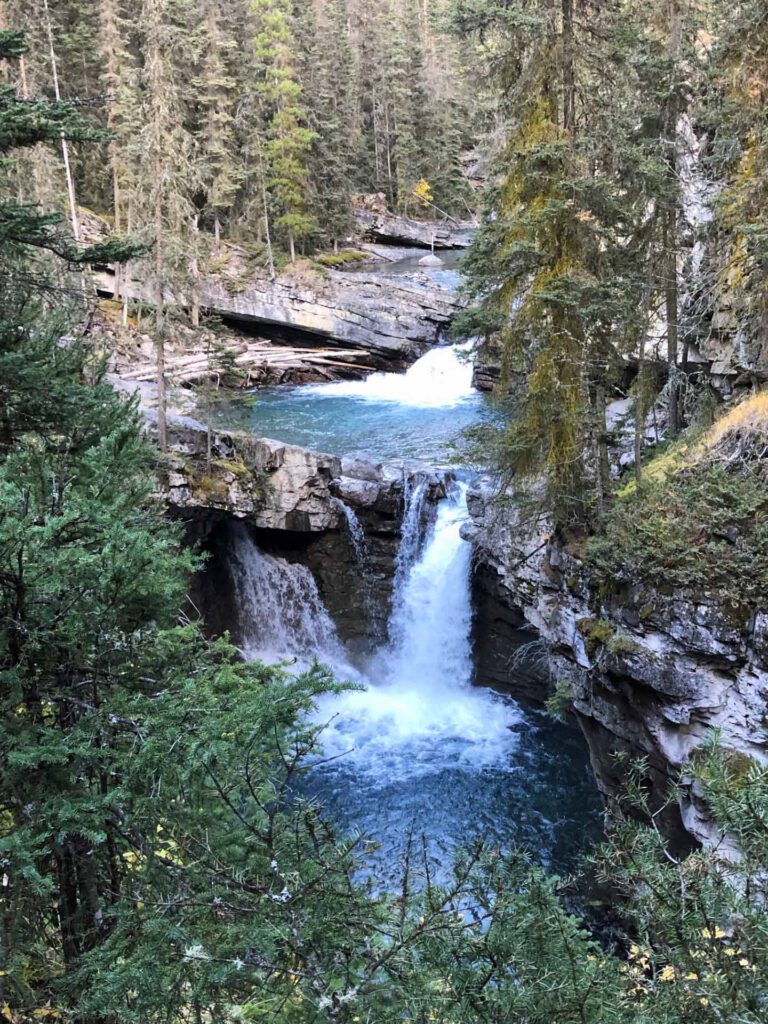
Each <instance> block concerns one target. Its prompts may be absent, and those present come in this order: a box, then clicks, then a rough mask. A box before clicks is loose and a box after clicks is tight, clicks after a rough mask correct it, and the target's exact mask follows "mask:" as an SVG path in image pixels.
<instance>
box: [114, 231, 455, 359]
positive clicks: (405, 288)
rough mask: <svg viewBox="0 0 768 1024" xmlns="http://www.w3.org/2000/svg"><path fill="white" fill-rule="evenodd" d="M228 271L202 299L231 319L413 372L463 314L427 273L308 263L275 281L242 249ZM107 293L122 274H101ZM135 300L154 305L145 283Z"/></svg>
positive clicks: (232, 253)
mask: <svg viewBox="0 0 768 1024" xmlns="http://www.w3.org/2000/svg"><path fill="white" fill-rule="evenodd" d="M219 262H220V264H221V265H220V268H219V270H218V271H217V272H216V273H215V274H208V275H206V276H204V277H202V278H201V280H200V282H199V286H198V301H199V303H200V305H201V307H202V308H203V309H206V310H208V311H210V312H212V313H215V314H217V315H219V316H223V317H226V318H228V319H229V320H235V321H240V322H241V323H243V324H251V325H259V324H261V325H272V326H277V327H279V328H281V329H282V330H283V331H294V332H301V334H302V337H303V338H304V340H305V342H306V341H308V340H310V339H312V338H314V339H315V342H316V343H317V344H323V345H327V344H328V343H333V344H336V345H340V346H350V347H352V348H356V349H362V350H364V351H366V352H368V353H371V355H372V356H374V357H377V359H378V362H377V363H376V364H375V365H379V366H382V367H383V366H386V367H388V368H390V369H397V368H400V367H403V368H404V367H406V366H408V365H410V364H411V363H412V362H414V361H415V360H416V359H418V357H419V356H421V355H423V354H424V353H425V352H426V351H427V349H428V348H430V347H431V346H432V345H434V344H435V342H436V341H437V340H438V338H439V337H440V334H441V332H442V331H443V330H444V329H445V328H446V327H447V326H448V325H449V324H450V322H451V320H452V319H453V318H454V317H455V316H456V315H457V314H458V313H459V312H460V311H461V309H462V306H463V302H462V301H461V300H460V299H459V298H458V297H457V295H456V294H455V292H453V291H452V290H450V289H449V288H447V287H444V286H443V285H441V284H439V283H437V282H436V281H434V280H433V279H432V278H430V277H429V275H427V274H409V275H402V276H399V277H393V276H385V275H377V274H376V273H373V272H362V271H361V272H356V273H349V272H347V273H345V272H342V271H333V270H323V271H322V272H321V271H319V270H317V269H315V268H313V267H311V266H310V265H309V264H308V263H306V261H305V262H303V263H300V264H298V265H297V266H296V267H295V268H291V267H289V268H287V269H286V270H285V271H284V272H282V273H281V274H280V275H278V277H277V278H276V279H275V280H274V281H271V280H270V279H269V277H268V276H267V275H266V273H265V272H264V271H262V270H260V269H258V268H254V267H253V265H252V263H251V262H250V261H249V259H248V254H247V252H246V251H245V250H244V249H243V247H242V246H238V245H234V244H232V243H227V244H226V245H225V246H223V247H222V255H221V257H220V261H219ZM97 277H98V287H99V290H100V291H102V292H103V293H106V294H109V293H112V291H113V290H114V287H115V280H114V275H113V274H112V273H111V272H107V271H104V272H102V273H100V274H99V275H97ZM122 287H123V290H124V291H127V293H128V294H129V296H130V297H131V298H135V299H143V300H145V301H150V300H151V294H150V292H149V290H148V289H147V288H145V286H144V285H143V284H142V283H141V282H140V281H136V280H133V281H130V282H124V283H123V285H122ZM165 299H166V303H167V304H168V305H169V306H173V305H174V304H180V305H183V306H189V304H190V300H189V296H182V295H175V294H173V293H172V292H171V291H170V290H169V291H168V292H167V294H166V296H165Z"/></svg>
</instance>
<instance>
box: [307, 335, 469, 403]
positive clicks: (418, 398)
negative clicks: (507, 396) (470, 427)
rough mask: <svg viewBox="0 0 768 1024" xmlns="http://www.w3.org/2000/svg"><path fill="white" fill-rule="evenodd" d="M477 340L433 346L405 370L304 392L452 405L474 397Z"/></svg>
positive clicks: (376, 400) (338, 396) (328, 395)
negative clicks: (474, 356) (473, 384)
mask: <svg viewBox="0 0 768 1024" xmlns="http://www.w3.org/2000/svg"><path fill="white" fill-rule="evenodd" d="M473 347H474V342H468V343H466V344H462V345H441V346H438V347H437V348H433V349H430V350H429V352H427V354H426V355H424V356H422V357H421V359H419V360H418V361H417V362H415V363H414V364H413V366H412V367H411V368H410V369H409V370H408V371H407V372H406V373H373V374H371V376H370V377H366V379H365V380H355V381H338V382H337V383H335V384H310V385H308V386H306V387H303V388H302V389H301V391H302V394H304V395H319V396H321V397H323V398H358V399H361V400H363V401H367V402H394V403H396V404H398V405H401V406H411V407H420V408H430V409H438V408H450V407H451V406H454V405H458V404H459V403H460V402H462V401H464V400H465V399H469V398H472V397H473V395H474V394H475V392H474V391H473V388H472V362H471V360H470V359H469V358H468V353H469V352H471V351H472V349H473Z"/></svg>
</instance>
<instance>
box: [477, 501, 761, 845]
mask: <svg viewBox="0 0 768 1024" xmlns="http://www.w3.org/2000/svg"><path fill="white" fill-rule="evenodd" d="M470 509H471V513H472V517H473V519H472V523H471V524H469V525H468V527H467V528H466V530H465V533H466V536H467V537H468V538H470V539H471V540H472V542H473V544H474V546H475V581H476V589H477V592H478V602H479V605H480V606H481V607H482V606H483V605H485V606H486V607H489V608H491V609H495V620H494V619H492V620H491V628H492V629H493V628H495V629H496V630H499V629H501V630H502V632H504V631H506V636H507V640H508V642H510V641H512V640H514V638H515V637H517V638H518V641H519V639H524V637H525V634H524V633H522V634H521V633H520V630H521V628H522V627H527V629H528V639H529V641H538V642H539V643H543V644H544V645H546V648H547V650H548V654H547V657H546V658H539V659H537V664H538V666H539V668H540V669H541V668H542V667H544V666H546V671H545V672H543V673H540V675H539V684H538V685H539V693H538V698H539V699H540V700H544V699H546V698H547V697H548V696H551V695H552V694H553V693H554V692H555V691H557V692H558V696H559V697H560V699H562V700H565V701H567V702H568V704H569V705H570V707H571V709H572V711H573V712H574V713H575V715H576V717H577V718H578V720H579V722H580V724H581V726H582V728H583V730H584V733H585V735H586V737H587V740H588V742H589V746H590V752H591V757H592V763H593V767H594V771H595V775H596V778H597V780H598V784H599V786H600V788H601V790H602V792H603V793H604V795H605V797H606V799H607V801H608V803H609V805H610V804H611V803H612V802H613V801H614V800H615V799H616V798H617V796H618V795H619V794H620V792H621V790H622V787H623V784H624V780H625V778H626V771H627V764H628V760H629V759H637V758H642V759H644V760H645V762H646V764H647V769H646V772H645V783H646V785H647V789H648V792H649V796H650V801H651V806H652V808H653V809H654V810H655V811H657V812H658V814H659V821H660V822H661V824H662V827H663V828H664V829H665V831H666V832H667V833H668V834H670V835H674V836H676V837H677V838H678V840H679V841H680V843H681V845H683V844H684V843H685V842H686V841H690V839H691V838H693V839H694V840H696V841H700V842H708V841H712V840H715V839H717V838H718V837H716V836H713V834H712V828H711V819H710V816H709V813H708V810H707V808H706V806H703V805H702V803H701V800H700V795H699V793H698V791H697V788H696V785H695V783H694V782H693V781H692V780H689V781H687V782H686V781H685V774H684V773H685V772H686V769H687V768H688V766H689V765H690V763H691V759H692V758H693V757H695V752H696V750H697V749H698V748H700V747H701V746H702V745H703V744H705V743H706V742H707V741H708V740H710V739H711V738H712V736H713V730H720V735H721V742H722V744H723V747H724V750H725V752H726V755H727V756H738V757H742V758H744V757H748V758H754V759H757V760H759V761H764V762H768V614H767V613H766V611H765V610H763V609H762V608H753V609H752V611H751V613H750V614H749V615H748V616H747V617H746V618H745V617H744V615H743V614H742V611H741V610H739V612H738V614H737V613H735V612H734V609H733V607H731V606H730V605H729V604H728V603H727V602H725V601H724V600H722V599H721V597H720V595H719V594H718V593H717V592H715V593H701V592H698V593H694V592H693V591H686V590H684V589H672V588H668V589H670V592H669V593H662V592H661V590H660V589H659V588H656V589H654V588H649V587H648V586H646V585H642V584H640V583H636V584H631V583H626V582H622V581H616V582H615V585H613V586H611V587H610V588H605V587H604V586H599V585H598V584H597V582H596V581H595V579H594V577H593V575H592V573H591V571H590V567H589V565H588V564H587V563H585V561H584V560H583V559H582V558H581V557H580V548H579V546H578V545H569V544H566V543H564V542H563V540H562V539H561V538H558V537H555V536H553V535H552V534H551V533H550V532H549V528H548V526H547V524H546V523H543V522H541V520H536V519H533V518H531V517H530V516H529V515H528V516H526V514H524V513H523V512H521V511H520V510H517V511H516V510H515V507H514V505H513V504H509V503H505V504H503V505H502V506H500V505H499V503H498V499H497V496H495V495H493V493H492V489H491V488H490V486H489V485H486V486H485V487H480V488H478V489H476V490H475V492H474V493H473V495H472V501H471V503H470ZM494 621H495V622H496V625H495V626H493V622H494ZM508 649H509V650H510V653H511V652H512V650H513V646H510V647H509V648H508ZM524 689H525V692H526V694H527V695H529V696H535V695H536V693H535V683H534V684H533V685H531V681H530V680H526V681H525V683H524ZM681 773H683V786H682V788H681V790H680V797H679V799H678V800H677V802H674V801H673V802H672V804H669V802H668V801H669V794H670V791H671V787H672V784H673V783H674V782H676V781H678V779H679V777H680V775H681Z"/></svg>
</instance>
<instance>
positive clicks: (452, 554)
mask: <svg viewBox="0 0 768 1024" xmlns="http://www.w3.org/2000/svg"><path fill="white" fill-rule="evenodd" d="M422 486H423V485H422ZM466 492H467V487H466V484H455V485H454V490H453V493H451V494H450V495H449V496H448V498H446V499H445V500H444V501H442V502H441V503H440V507H439V510H438V514H437V521H436V522H435V526H434V532H433V535H432V538H431V540H429V542H428V543H427V544H426V546H425V549H424V552H423V554H422V556H421V558H419V560H418V561H414V562H413V564H412V566H411V568H410V570H409V571H406V572H405V573H404V574H403V576H402V577H401V579H400V580H399V581H397V582H396V584H395V594H394V601H393V613H392V623H391V627H390V635H391V636H392V637H393V638H394V640H393V645H392V649H391V650H390V652H389V657H390V668H389V673H388V674H389V678H390V680H391V682H392V683H394V684H395V685H403V684H406V685H412V686H416V687H419V688H420V689H422V690H428V689H429V690H433V689H436V690H439V691H445V690H446V689H448V688H450V689H454V688H457V687H460V688H465V687H467V686H469V685H470V683H471V678H472V657H471V640H470V633H471V629H472V604H471V598H470V570H471V560H472V550H471V547H470V545H469V544H468V543H467V542H466V541H464V540H462V538H461V532H460V531H461V526H462V523H463V522H464V521H465V519H466V518H467V505H466ZM403 542H404V544H410V543H411V542H410V538H408V537H406V536H405V535H404V537H403Z"/></svg>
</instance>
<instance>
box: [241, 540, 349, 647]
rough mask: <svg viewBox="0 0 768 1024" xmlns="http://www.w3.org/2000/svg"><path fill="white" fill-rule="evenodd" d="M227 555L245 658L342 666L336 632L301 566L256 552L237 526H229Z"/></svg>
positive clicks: (304, 568)
mask: <svg viewBox="0 0 768 1024" xmlns="http://www.w3.org/2000/svg"><path fill="white" fill-rule="evenodd" d="M231 556H232V569H233V572H232V575H233V578H234V582H235V596H236V598H237V603H238V608H239V609H240V621H241V626H242V633H243V638H242V640H243V652H244V654H245V656H246V657H248V658H252V659H254V660H255V659H261V660H264V661H281V660H284V659H294V658H298V659H299V661H311V660H312V659H313V658H315V657H317V658H320V659H322V660H324V661H329V662H333V663H334V664H339V665H342V664H343V663H344V655H343V652H342V649H341V644H340V643H339V640H338V637H337V635H336V628H335V626H334V625H333V622H332V621H331V617H330V615H329V614H328V612H327V610H326V608H325V605H324V604H323V601H322V598H321V597H320V594H319V592H318V589H317V584H316V583H315V579H314V577H313V575H312V573H311V572H310V571H309V569H307V568H306V566H303V565H298V564H296V563H292V562H287V561H286V560H285V559H283V558H275V557H273V556H272V555H267V554H265V553H264V552H263V551H260V550H259V548H258V547H257V546H256V545H255V544H254V542H253V540H252V539H251V537H250V535H249V533H248V530H247V529H246V527H245V526H244V525H243V524H242V523H235V524H234V526H233V529H232V538H231Z"/></svg>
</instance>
